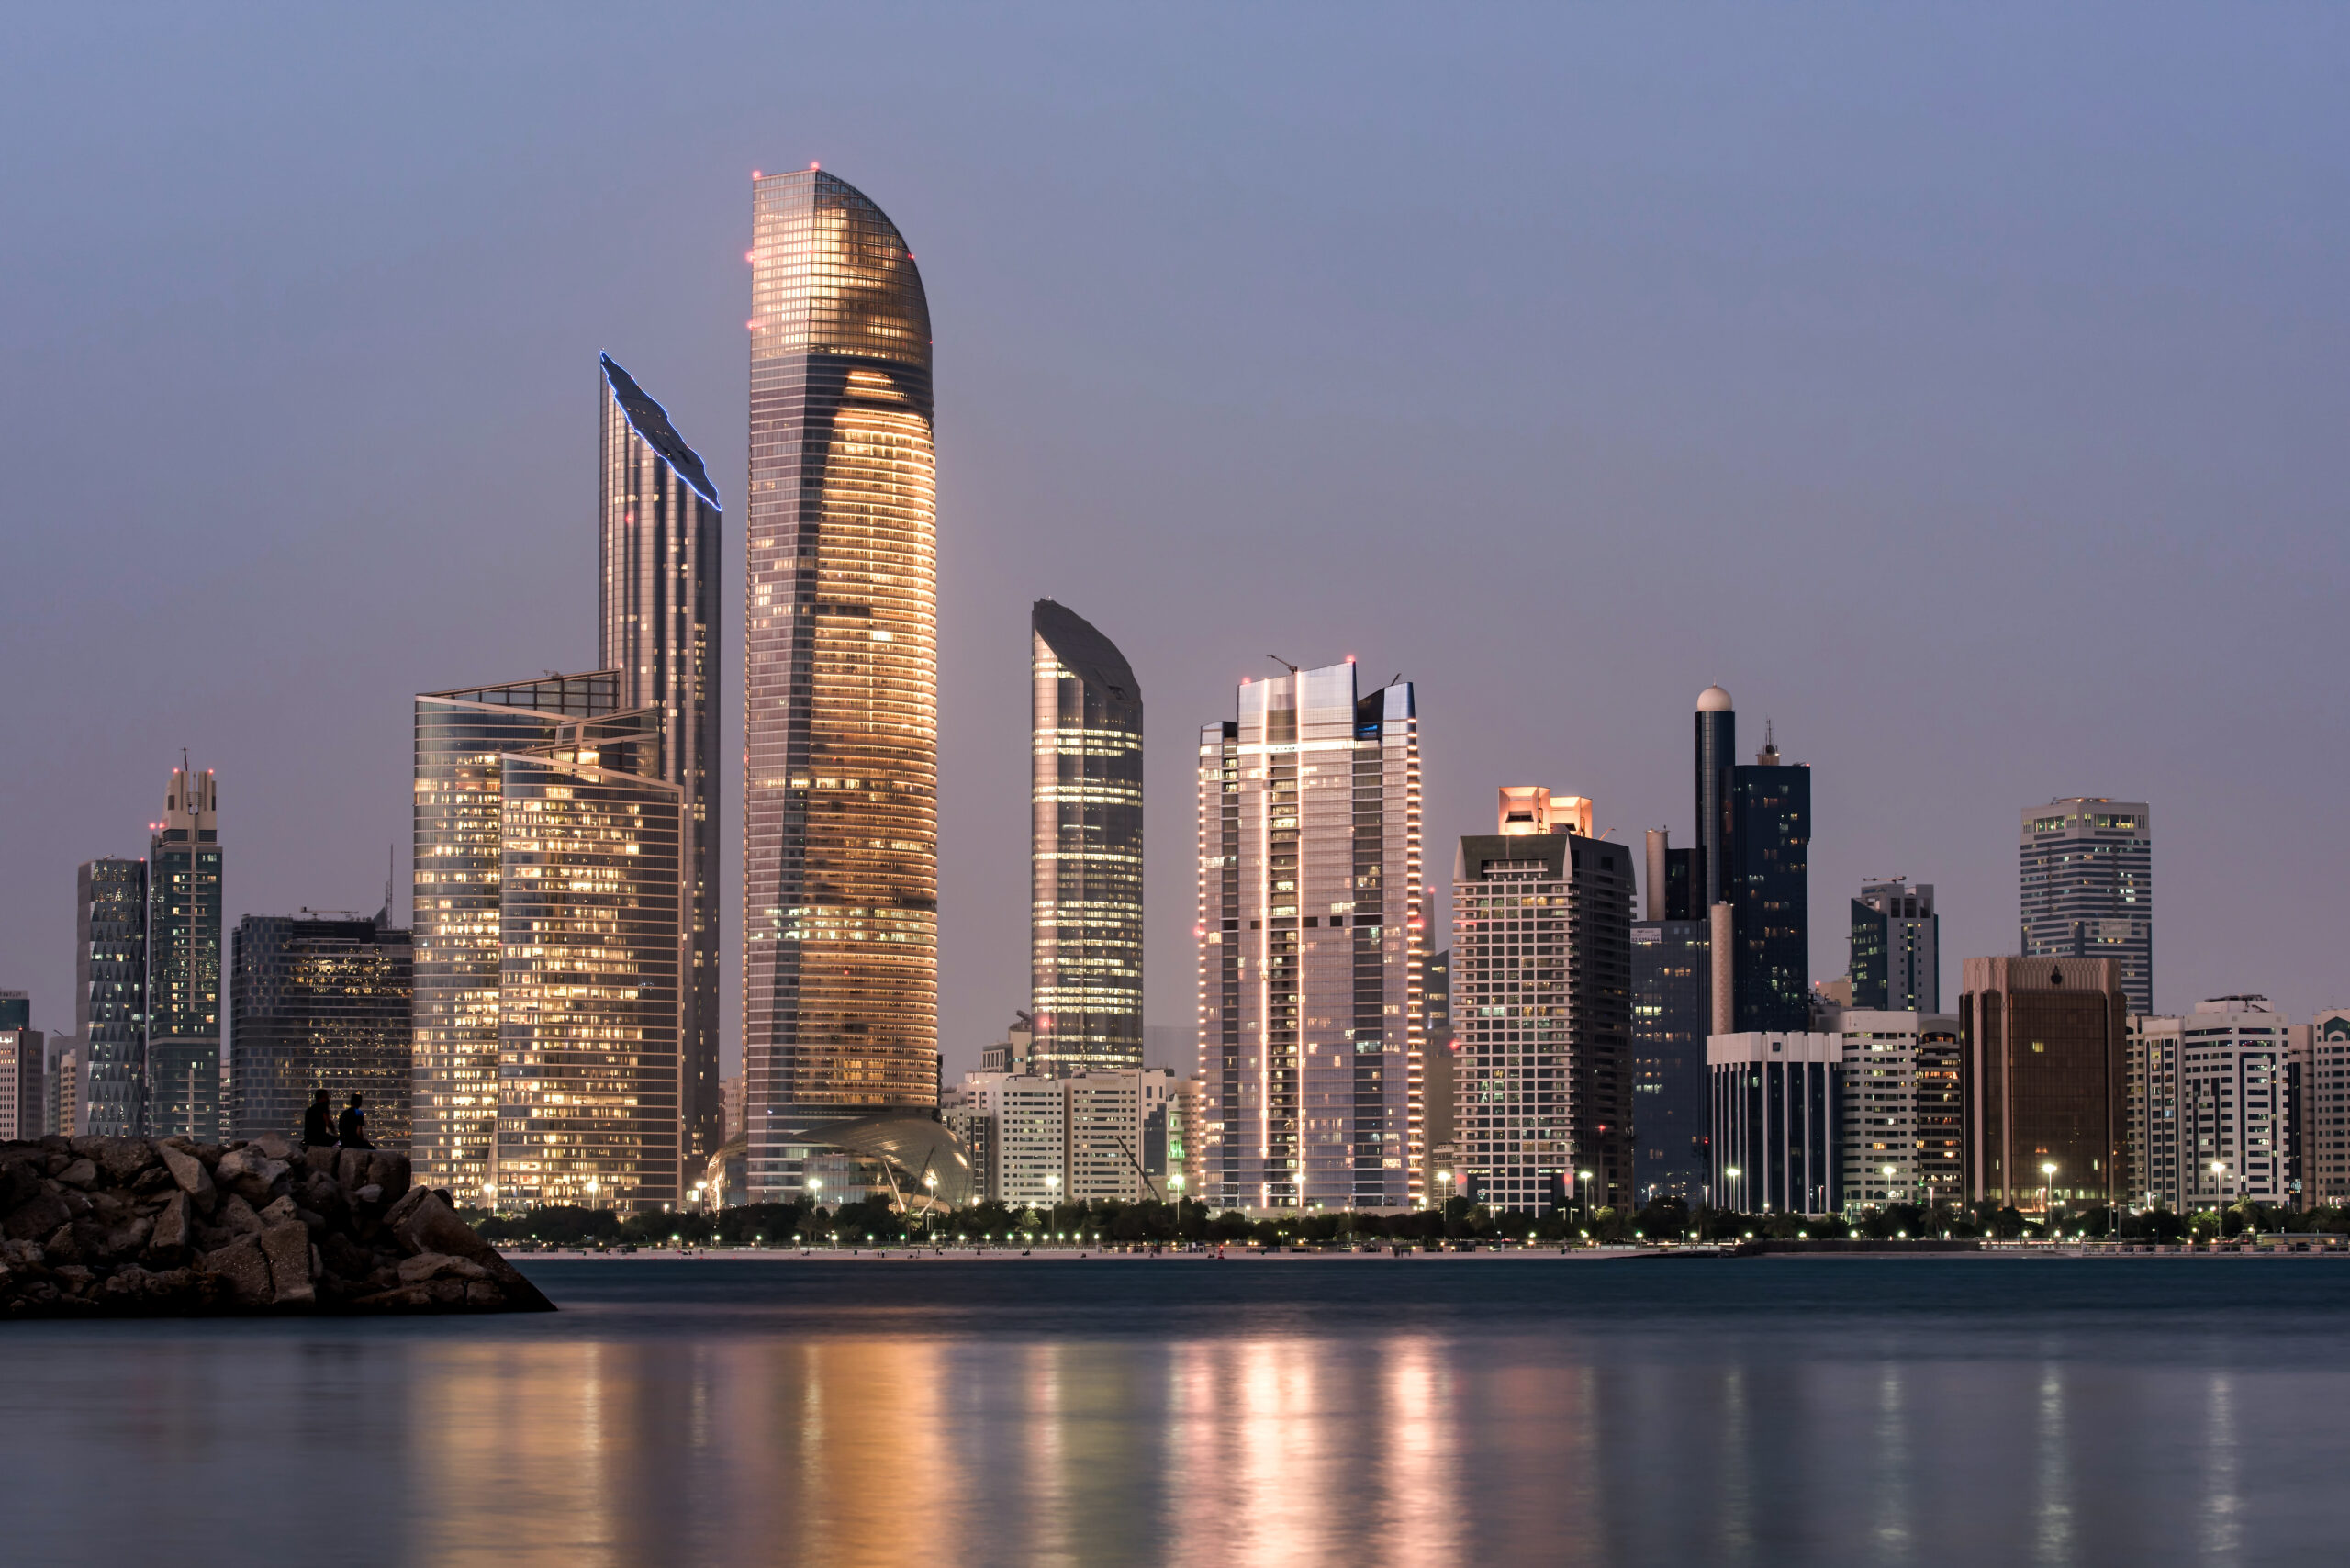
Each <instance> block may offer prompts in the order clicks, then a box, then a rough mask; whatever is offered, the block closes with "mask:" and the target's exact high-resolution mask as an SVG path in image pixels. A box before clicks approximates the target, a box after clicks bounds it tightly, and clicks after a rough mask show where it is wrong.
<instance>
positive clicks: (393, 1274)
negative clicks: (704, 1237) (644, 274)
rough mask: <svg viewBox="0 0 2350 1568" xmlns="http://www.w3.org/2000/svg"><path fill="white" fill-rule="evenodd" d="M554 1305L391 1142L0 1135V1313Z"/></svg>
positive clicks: (529, 1308) (541, 1308)
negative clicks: (416, 1180) (387, 1145)
mask: <svg viewBox="0 0 2350 1568" xmlns="http://www.w3.org/2000/svg"><path fill="white" fill-rule="evenodd" d="M552 1311H554V1303H553V1302H551V1301H549V1300H547V1298H546V1297H545V1296H544V1295H543V1294H540V1292H539V1289H538V1287H537V1286H535V1285H533V1284H532V1283H531V1282H530V1281H528V1280H526V1279H524V1278H523V1277H522V1276H521V1274H520V1272H518V1271H516V1270H515V1268H514V1266H513V1265H512V1264H510V1263H509V1262H507V1261H506V1260H505V1259H503V1258H500V1257H499V1256H498V1253H497V1252H496V1250H495V1249H492V1248H491V1247H490V1245H489V1244H488V1243H487V1242H486V1241H484V1240H482V1239H481V1238H479V1237H478V1236H476V1235H475V1234H474V1232H473V1228H472V1226H468V1225H466V1224H465V1222H464V1221H463V1220H461V1219H459V1218H458V1217H457V1215H456V1211H455V1210H454V1209H453V1207H452V1206H451V1204H450V1203H449V1198H448V1194H447V1193H442V1192H436V1191H434V1190H432V1189H431V1188H426V1187H412V1186H410V1185H409V1182H408V1157H407V1156H406V1155H404V1154H395V1153H392V1152H390V1151H389V1150H386V1149H365V1148H313V1149H297V1148H294V1147H293V1145H292V1144H291V1143H290V1142H288V1141H287V1140H286V1139H285V1138H283V1137H278V1136H277V1135H275V1134H269V1135H266V1136H264V1137H259V1138H256V1139H254V1140H253V1141H252V1142H251V1143H231V1144H200V1143H196V1142H193V1141H191V1140H189V1139H186V1138H176V1137H175V1138H165V1139H162V1141H160V1142H154V1141H150V1140H148V1139H146V1138H128V1137H76V1138H62V1137H45V1138H41V1139H39V1141H37V1142H32V1143H0V1316H9V1317H69V1316H73V1317H78V1316H126V1317H171V1316H194V1315H198V1314H226V1313H280V1314H283V1313H383V1312H405V1313H423V1312H552Z"/></svg>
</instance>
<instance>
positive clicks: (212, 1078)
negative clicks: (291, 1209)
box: [141, 767, 222, 1143]
mask: <svg viewBox="0 0 2350 1568" xmlns="http://www.w3.org/2000/svg"><path fill="white" fill-rule="evenodd" d="M219 804H220V802H219V793H218V787H217V786H216V785H215V783H214V781H213V777H212V770H211V769H210V768H208V767H207V768H206V769H205V770H204V771H202V772H201V773H192V772H190V771H189V770H188V769H187V768H185V767H178V768H174V769H173V770H172V782H171V785H170V788H169V789H168V790H166V791H165V792H164V798H163V820H162V822H161V823H158V824H157V825H156V827H155V829H154V832H153V836H152V837H151V839H150V841H149V846H148V851H147V1010H146V1011H147V1047H146V1057H145V1065H146V1082H145V1084H144V1085H143V1088H142V1091H141V1093H142V1098H143V1102H144V1113H145V1114H144V1118H143V1122H142V1130H143V1131H144V1133H145V1135H146V1136H147V1137H191V1138H194V1139H195V1140H196V1142H198V1143H218V1142H219V1141H220V1137H221V1131H220V1129H221V1117H220V1108H221V1107H220V1024H221V1012H222V1009H221V1001H222V998H221V993H220V959H221V941H220V832H219Z"/></svg>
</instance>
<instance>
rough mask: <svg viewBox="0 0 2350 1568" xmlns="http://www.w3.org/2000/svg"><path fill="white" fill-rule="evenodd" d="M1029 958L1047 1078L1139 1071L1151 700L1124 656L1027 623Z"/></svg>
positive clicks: (1038, 614) (1076, 628)
mask: <svg viewBox="0 0 2350 1568" xmlns="http://www.w3.org/2000/svg"><path fill="white" fill-rule="evenodd" d="M1028 641H1029V666H1030V685H1031V690H1032V693H1033V698H1032V701H1031V705H1030V714H1031V734H1030V737H1029V738H1030V742H1031V752H1032V758H1031V761H1032V777H1031V781H1030V790H1029V797H1028V798H1029V812H1030V829H1029V841H1028V842H1029V856H1028V862H1029V895H1030V902H1029V922H1030V925H1029V953H1030V968H1031V981H1030V983H1031V995H1032V998H1033V1002H1034V1005H1035V1023H1036V1056H1037V1070H1039V1071H1042V1072H1045V1073H1047V1074H1052V1075H1055V1076H1058V1075H1061V1074H1066V1073H1073V1072H1096V1071H1122V1070H1136V1069H1139V1068H1140V1067H1141V1066H1142V1065H1143V1024H1142V688H1141V687H1140V686H1139V685H1137V684H1136V681H1135V674H1134V671H1133V669H1132V668H1130V667H1129V666H1127V664H1126V658H1125V655H1124V654H1121V653H1120V652H1119V651H1118V649H1117V645H1116V644H1113V643H1112V642H1111V641H1110V639H1109V638H1107V637H1105V636H1103V635H1102V633H1100V632H1097V631H1095V630H1094V628H1093V626H1092V624H1091V622H1088V621H1086V620H1085V619H1084V618H1083V617H1082V616H1080V615H1079V614H1077V612H1076V611H1074V610H1067V609H1064V608H1063V607H1062V606H1060V605H1057V604H1056V603H1054V602H1053V601H1052V600H1051V599H1038V600H1037V601H1036V603H1035V608H1034V610H1033V611H1032V613H1031V615H1030V618H1029V639H1028Z"/></svg>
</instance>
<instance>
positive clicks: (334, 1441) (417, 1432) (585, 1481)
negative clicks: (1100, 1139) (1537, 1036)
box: [0, 1258, 2350, 1568]
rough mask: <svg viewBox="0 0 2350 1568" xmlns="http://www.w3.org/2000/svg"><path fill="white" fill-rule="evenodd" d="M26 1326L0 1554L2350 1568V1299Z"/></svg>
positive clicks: (1881, 1299)
mask: <svg viewBox="0 0 2350 1568" xmlns="http://www.w3.org/2000/svg"><path fill="white" fill-rule="evenodd" d="M531 1272H532V1275H533V1277H535V1278H536V1279H538V1280H539V1281H540V1282H541V1283H542V1284H543V1285H544V1286H545V1288H546V1289H547V1291H548V1292H549V1294H552V1295H554V1297H555V1299H556V1300H558V1301H559V1302H561V1303H562V1304H563V1305H564V1306H565V1309H566V1310H565V1311H564V1312H563V1313H561V1314H558V1315H555V1316H542V1317H529V1318H502V1319H487V1320H479V1321H473V1322H432V1323H371V1324H364V1325H354V1324H332V1323H312V1324H252V1323H197V1324H165V1325H127V1324H126V1325H62V1324H33V1325H23V1324H20V1325H15V1326H5V1327H0V1559H5V1560H6V1561H7V1562H27V1563H34V1562H39V1563H50V1562H58V1563H65V1562H127V1561H140V1562H172V1563H222V1564H229V1563H234V1564H239V1565H245V1564H251V1563H253V1562H271V1561H274V1562H286V1563H311V1562H320V1563H325V1562H334V1563H354V1564H373V1563H434V1564H438V1563H468V1564H470V1563H481V1564H489V1563H498V1564H539V1563H545V1564H558V1563H559V1564H565V1565H579V1564H587V1565H595V1564H636V1563H646V1564H671V1563H676V1564H692V1563H738V1562H739V1563H802V1562H804V1563H811V1564H818V1563H821V1564H826V1565H845V1564H861V1563H888V1564H893V1565H894V1564H907V1563H923V1562H984V1563H1020V1564H1027V1563H1084V1564H1094V1563H1121V1562H1137V1563H1158V1562H1168V1563H1203V1564H1224V1563H1263V1564H1269V1565H1270V1564H1280V1565H1282V1568H1292V1565H1305V1564H1315V1563H1324V1562H1330V1563H1339V1562H1343V1563H1347V1564H1349V1565H1354V1568H1360V1565H1362V1564H1368V1563H1376V1562H1395V1563H1429V1564H1455V1563H1484V1562H1495V1563H1516V1562H1590V1563H1659V1564H1703V1563H1802V1564H1842V1563H1966V1564H2005V1563H2040V1562H2044V1563H2075V1562H2077V1563H2117V1564H2119V1563H2129V1564H2157V1563H2185V1562H2209V1563H2238V1562H2242V1563H2255V1562H2340V1561H2343V1560H2344V1557H2345V1556H2350V1490H2345V1487H2344V1481H2343V1477H2344V1471H2345V1467H2350V1371H2345V1368H2344V1361H2345V1357H2344V1350H2345V1348H2350V1260H2328V1259H2309V1260H2268V1259H2227V1258H2221V1259H2210V1260H2197V1259H2123V1260H2094V1261H2065V1260H2006V1259H2001V1260H1972V1259H1970V1260H1913V1259H1900V1260H1883V1259H1878V1260H1871V1259H1821V1260H1782V1259H1772V1260H1741V1261H1730V1260H1722V1261H1698V1260H1682V1261H1673V1262H1662V1263H1659V1262H1603V1263H1595V1262H1584V1261H1570V1260H1550V1261H1546V1260H1524V1261H1521V1260H1481V1259H1466V1260H1252V1261H1243V1260H1230V1261H1226V1262H1223V1263H1210V1262H1200V1261H1192V1260H1092V1261H1090V1262H1076V1261H1050V1262H1046V1261H1036V1262H1017V1261H1002V1262H989V1263H980V1264H973V1263H956V1262H936V1261H920V1262H910V1261H888V1262H875V1261H871V1260H865V1261H856V1262H838V1263H834V1262H825V1261H797V1260H628V1261H601V1262H559V1261H551V1262H539V1263H534V1264H532V1265H531Z"/></svg>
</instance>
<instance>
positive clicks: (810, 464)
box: [743, 167, 938, 1199]
mask: <svg viewBox="0 0 2350 1568" xmlns="http://www.w3.org/2000/svg"><path fill="white" fill-rule="evenodd" d="M752 218H753V238H752V249H751V265H752V274H751V292H752V315H751V320H750V331H751V432H750V434H751V440H750V488H749V538H748V542H747V543H748V550H747V555H748V560H747V566H748V572H747V576H748V585H747V593H748V600H747V604H746V606H745V609H746V611H747V621H746V625H745V638H744V703H745V710H746V711H745V714H744V722H745V734H744V742H745V745H744V846H743V858H744V923H743V924H744V933H743V935H744V960H743V990H744V1008H743V1013H744V1018H743V1029H744V1040H743V1044H744V1052H743V1054H744V1077H745V1080H746V1082H745V1085H744V1089H745V1094H744V1098H745V1101H746V1110H747V1113H748V1114H747V1121H748V1123H749V1126H748V1128H747V1131H748V1134H749V1139H750V1159H749V1166H750V1170H749V1184H750V1187H751V1189H752V1192H753V1193H754V1195H755V1196H757V1197H759V1198H762V1199H765V1198H772V1197H777V1196H789V1195H791V1194H794V1193H797V1192H798V1191H799V1190H800V1169H801V1165H800V1162H801V1161H802V1160H803V1159H805V1157H806V1154H807V1153H808V1151H809V1150H810V1148H811V1147H821V1139H818V1140H816V1143H815V1144H814V1145H811V1141H810V1139H809V1137H807V1136H806V1135H808V1134H809V1133H810V1132H811V1129H813V1128H816V1127H819V1126H821V1125H822V1123H823V1122H825V1121H826V1120H831V1119H837V1118H842V1117H855V1116H865V1115H871V1114H878V1113H881V1112H884V1111H887V1110H890V1109H892V1108H897V1107H920V1108H923V1109H924V1110H928V1109H930V1108H932V1107H934V1106H935V1105H936V1103H937V1084H938V637H937V628H938V547H937V545H938V541H937V523H938V507H937V462H936V458H935V456H934V453H933V451H932V446H931V416H932V403H931V380H930V370H931V365H930V351H931V342H930V307H929V303H928V301H927V299H926V298H925V297H924V296H923V286H922V274H920V273H919V272H917V271H916V270H915V267H914V259H913V255H912V252H909V251H908V250H907V248H906V243H905V241H904V239H903V238H902V237H901V235H900V234H899V232H898V230H897V228H896V226H895V225H893V224H891V223H890V219H889V218H887V217H886V216H885V215H884V214H883V213H882V211H881V209H880V208H879V207H876V206H874V205H873V203H872V202H871V201H869V200H867V198H866V196H864V194H863V193H862V192H860V191H858V190H857V189H856V187H855V186H853V185H849V184H848V183H846V182H845V181H844V180H841V179H838V178H836V177H834V175H831V174H824V173H822V172H821V171H820V170H817V169H815V168H813V167H811V168H809V169H805V170H795V171H793V172H792V173H790V174H773V175H768V176H766V177H764V178H760V179H757V180H755V182H754V183H753V202H752Z"/></svg>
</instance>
